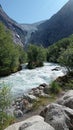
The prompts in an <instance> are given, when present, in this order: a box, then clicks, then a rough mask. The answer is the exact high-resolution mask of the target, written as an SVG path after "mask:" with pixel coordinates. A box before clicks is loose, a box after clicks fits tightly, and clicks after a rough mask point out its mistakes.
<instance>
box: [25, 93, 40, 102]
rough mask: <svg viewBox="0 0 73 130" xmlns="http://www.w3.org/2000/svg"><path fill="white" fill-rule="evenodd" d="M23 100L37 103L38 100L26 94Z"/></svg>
mask: <svg viewBox="0 0 73 130" xmlns="http://www.w3.org/2000/svg"><path fill="white" fill-rule="evenodd" d="M24 98H25V99H27V100H28V101H29V102H33V101H37V100H38V98H37V97H36V96H34V95H30V94H26V95H24Z"/></svg>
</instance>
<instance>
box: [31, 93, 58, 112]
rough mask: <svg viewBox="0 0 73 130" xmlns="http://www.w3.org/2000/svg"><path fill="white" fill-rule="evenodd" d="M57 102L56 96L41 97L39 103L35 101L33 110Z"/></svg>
mask: <svg viewBox="0 0 73 130" xmlns="http://www.w3.org/2000/svg"><path fill="white" fill-rule="evenodd" d="M55 100H56V97H55V96H52V95H50V97H49V98H48V97H39V99H38V101H35V102H34V103H33V110H37V109H39V108H40V107H41V106H42V107H44V106H46V105H48V104H49V103H51V102H54V101H55Z"/></svg>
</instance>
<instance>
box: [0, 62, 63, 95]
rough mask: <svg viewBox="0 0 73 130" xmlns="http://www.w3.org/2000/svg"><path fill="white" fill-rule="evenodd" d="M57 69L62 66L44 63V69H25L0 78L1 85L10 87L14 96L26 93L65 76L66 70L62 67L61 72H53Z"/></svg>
mask: <svg viewBox="0 0 73 130" xmlns="http://www.w3.org/2000/svg"><path fill="white" fill-rule="evenodd" d="M55 67H60V66H58V65H56V64H52V63H44V66H43V67H39V68H36V69H32V70H29V69H23V70H21V71H19V72H17V73H14V74H12V75H10V76H7V77H5V78H0V85H1V84H2V83H3V82H4V83H5V84H7V85H8V86H10V87H11V91H12V92H13V94H20V93H24V92H27V91H28V90H29V89H31V88H34V87H37V86H38V85H40V84H42V83H47V84H50V83H51V82H52V81H53V80H54V79H56V78H57V77H59V76H63V75H64V68H62V67H60V69H59V71H52V69H54V68H55Z"/></svg>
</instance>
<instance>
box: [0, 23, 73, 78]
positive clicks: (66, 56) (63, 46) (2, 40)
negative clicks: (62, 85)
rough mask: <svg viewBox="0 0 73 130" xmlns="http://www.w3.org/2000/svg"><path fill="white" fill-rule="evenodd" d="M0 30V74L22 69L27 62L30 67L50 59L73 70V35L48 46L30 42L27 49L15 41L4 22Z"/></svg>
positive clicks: (38, 65) (40, 64)
mask: <svg viewBox="0 0 73 130" xmlns="http://www.w3.org/2000/svg"><path fill="white" fill-rule="evenodd" d="M0 32H1V33H0V76H6V75H9V74H11V73H14V72H16V71H18V70H20V69H21V64H23V63H25V62H28V65H27V67H28V68H29V69H34V68H36V67H40V66H43V62H44V61H48V62H53V63H58V64H60V65H62V66H64V67H66V69H67V71H68V72H70V71H72V70H73V35H71V36H70V37H68V38H64V39H62V40H59V41H58V42H57V43H55V44H53V45H51V46H49V47H48V48H44V47H42V46H37V45H33V44H30V45H29V46H28V48H27V50H26V51H25V50H24V49H23V48H22V47H21V46H19V45H16V44H14V43H13V40H12V36H11V33H10V31H9V30H7V29H6V28H5V27H4V26H3V24H2V23H0Z"/></svg>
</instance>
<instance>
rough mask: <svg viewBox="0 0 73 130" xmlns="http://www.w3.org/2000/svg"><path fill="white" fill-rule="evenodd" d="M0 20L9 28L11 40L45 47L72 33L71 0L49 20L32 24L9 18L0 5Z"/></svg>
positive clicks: (72, 3) (72, 7) (72, 8)
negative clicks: (20, 22)
mask: <svg viewBox="0 0 73 130" xmlns="http://www.w3.org/2000/svg"><path fill="white" fill-rule="evenodd" d="M0 21H1V22H3V23H4V24H5V26H6V27H7V28H8V29H10V30H11V32H12V35H13V40H14V42H15V43H19V44H21V45H23V46H25V45H28V44H29V43H33V44H37V45H40V44H42V45H43V46H45V47H47V46H49V45H51V44H53V43H55V42H57V41H58V40H60V39H62V38H64V37H68V36H69V35H71V34H73V0H69V1H68V2H67V3H66V4H65V5H64V6H63V7H62V8H61V10H60V11H58V13H56V14H55V15H53V16H52V17H51V18H50V19H49V20H44V21H41V22H37V23H34V24H18V23H17V22H16V21H14V20H12V19H11V18H9V16H8V15H7V14H6V13H5V12H4V11H3V9H2V7H1V5H0Z"/></svg>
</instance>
